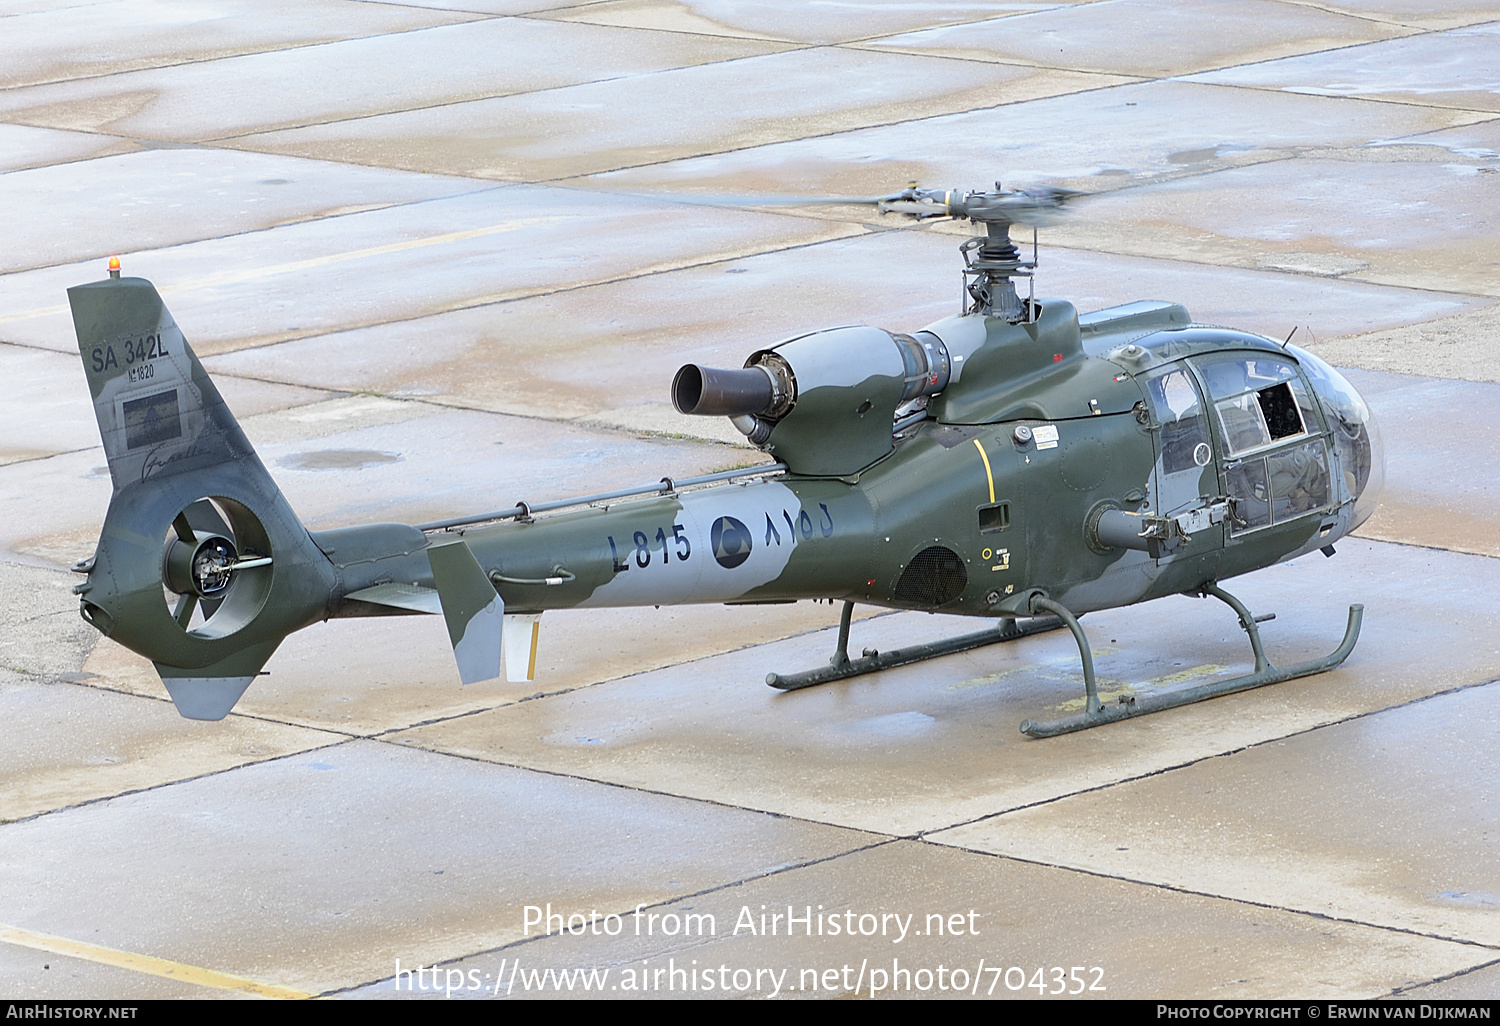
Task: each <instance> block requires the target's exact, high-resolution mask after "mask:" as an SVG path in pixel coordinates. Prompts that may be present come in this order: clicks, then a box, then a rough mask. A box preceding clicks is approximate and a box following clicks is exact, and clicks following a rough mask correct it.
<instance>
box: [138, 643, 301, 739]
mask: <svg viewBox="0 0 1500 1026" xmlns="http://www.w3.org/2000/svg"><path fill="white" fill-rule="evenodd" d="M280 643H281V639H280V638H277V639H275V640H272V641H263V642H260V643H259V644H254V645H250V646H247V647H246V648H242V649H240V650H239V651H238V652H235V653H234V654H232V655H230V656H229V657H228V658H226V659H221V660H219V661H218V662H217V663H212V664H210V665H208V666H199V667H193V668H184V667H181V666H168V665H166V664H164V663H156V664H155V665H156V672H157V674H159V675H160V676H161V682H162V683H163V684H165V685H166V687H167V694H169V695H171V696H172V704H173V705H175V706H177V712H178V713H179V714H181V715H182V716H183V717H184V718H185V719H189V720H222V719H223V718H224V717H226V716H228V715H229V711H230V710H231V709H233V708H234V704H235V703H236V702H238V701H239V700H240V696H241V695H243V694H244V693H245V689H246V688H248V687H249V686H250V682H251V681H253V680H254V679H255V678H256V677H257V676H259V675H260V668H261V667H262V666H265V665H266V661H267V660H269V659H270V658H271V654H272V653H273V652H275V651H276V646H277V645H279V644H280Z"/></svg>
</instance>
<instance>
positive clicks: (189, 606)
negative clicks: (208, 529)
mask: <svg viewBox="0 0 1500 1026" xmlns="http://www.w3.org/2000/svg"><path fill="white" fill-rule="evenodd" d="M179 537H181V536H180V535H179ZM197 604H198V596H197V595H194V594H192V593H191V592H189V593H188V594H186V595H178V596H177V608H176V609H173V610H172V619H174V620H176V621H177V626H179V627H181V628H182V629H183V630H187V628H188V624H189V623H191V622H192V620H193V607H194V606H196V605H197Z"/></svg>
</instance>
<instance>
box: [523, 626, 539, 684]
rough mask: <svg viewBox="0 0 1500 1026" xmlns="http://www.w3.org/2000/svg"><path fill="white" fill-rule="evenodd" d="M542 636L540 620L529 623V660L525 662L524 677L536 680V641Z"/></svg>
mask: <svg viewBox="0 0 1500 1026" xmlns="http://www.w3.org/2000/svg"><path fill="white" fill-rule="evenodd" d="M541 636H542V621H540V620H538V621H536V622H535V623H533V624H532V625H531V662H529V663H527V664H526V679H527V680H536V643H537V640H538V639H539V638H540V637H541Z"/></svg>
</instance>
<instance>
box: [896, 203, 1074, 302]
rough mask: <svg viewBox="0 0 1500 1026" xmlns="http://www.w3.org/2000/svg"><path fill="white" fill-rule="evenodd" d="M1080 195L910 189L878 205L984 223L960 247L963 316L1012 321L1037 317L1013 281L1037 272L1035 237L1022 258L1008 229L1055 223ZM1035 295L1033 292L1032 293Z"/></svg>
mask: <svg viewBox="0 0 1500 1026" xmlns="http://www.w3.org/2000/svg"><path fill="white" fill-rule="evenodd" d="M1077 195H1079V194H1078V193H1076V192H1073V191H1072V190H1069V189H1059V188H1056V187H1052V186H1045V187H1041V188H1037V189H1010V190H1007V189H1005V188H1004V187H1003V186H1001V184H1000V183H999V182H996V183H995V188H994V189H993V190H992V191H988V192H965V193H959V192H956V191H955V190H952V189H919V188H917V187H916V184H915V183H913V184H912V185H910V186H908V187H907V188H905V189H903V190H902V191H901V192H899V193H897V194H895V195H894V196H887V197H885V198H883V199H881V200H880V201H879V203H878V209H879V210H880V212H881V213H896V214H906V215H908V216H911V217H915V218H917V219H919V220H926V219H927V218H933V217H952V218H955V219H960V218H961V219H964V220H968V221H972V222H974V223H975V224H982V225H984V227H985V234H984V235H982V236H979V237H978V238H974V239H970V240H969V241H968V242H965V243H964V244H963V245H962V246H960V247H959V252H960V253H961V254H962V255H963V258H964V291H965V293H966V295H967V296H968V299H967V300H966V301H965V304H964V313H966V314H969V313H978V314H983V315H985V316H987V317H1004V318H1006V319H1007V320H1009V321H1012V322H1021V321H1032V320H1035V319H1036V304H1035V303H1034V302H1033V301H1032V299H1030V298H1028V299H1027V301H1026V302H1024V303H1023V302H1022V301H1021V299H1020V297H1019V296H1018V295H1017V293H1016V287H1015V284H1014V283H1013V282H1012V281H1011V279H1012V278H1031V277H1032V272H1033V270H1034V269H1035V268H1036V265H1037V259H1036V236H1035V232H1033V235H1032V256H1031V259H1030V260H1023V259H1021V252H1020V250H1019V249H1017V248H1016V244H1015V243H1014V242H1012V241H1011V238H1010V226H1011V225H1013V224H1025V225H1030V226H1032V228H1033V229H1035V228H1036V227H1037V226H1038V225H1043V224H1051V223H1053V222H1054V221H1056V220H1057V218H1058V216H1059V214H1060V212H1061V210H1062V207H1063V205H1064V204H1065V203H1067V201H1068V200H1070V199H1072V198H1073V197H1074V196H1077ZM1031 295H1032V296H1034V295H1035V292H1034V290H1033V291H1032V292H1031Z"/></svg>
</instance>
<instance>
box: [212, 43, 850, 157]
mask: <svg viewBox="0 0 1500 1026" xmlns="http://www.w3.org/2000/svg"><path fill="white" fill-rule="evenodd" d="M516 17H519V18H527V20H531V21H542V22H547V23H549V24H558V23H557V22H556V21H553V20H552V19H548V18H528V16H527V15H517V16H516ZM459 24H463V23H462V22H460V23H459ZM607 27H608V28H611V29H619V30H621V31H634V32H661V31H665V30H662V29H647V28H640V27H638V26H632V25H610V26H607ZM680 34H681V35H698V36H701V37H702V38H705V39H723V38H725V37H723V36H708V35H705V34H703V33H680ZM816 49H825V47H820V46H816V45H800V46H799V45H795V44H793V45H789V46H787V47H786V48H785V49H783V50H777V51H775V52H776V53H777V54H781V53H795V52H798V51H801V50H816ZM758 56H766V55H758ZM752 59H753V58H750V57H725V58H723V59H722V60H714V61H703V62H702V63H700V64H683V65H679V66H677V67H672V68H652V69H651V70H649V71H631V72H626V73H624V74H620V75H610V76H608V77H605V78H591V79H589V80H588V81H586V82H569V83H567V84H565V85H555V86H547V87H546V88H543V89H507V90H500V91H498V92H491V93H479V94H476V95H471V96H462V97H455V98H454V99H451V100H439V101H437V102H434V103H424V104H417V105H416V106H411V107H393V108H391V109H390V110H376V111H369V112H366V113H362V114H351V115H349V116H348V117H338V118H325V119H324V120H322V121H302V122H298V123H296V124H285V125H278V126H276V127H274V128H252V129H251V130H249V131H248V132H235V133H233V134H231V135H216V136H211V137H208V138H205V139H203V140H200V141H201V142H203V143H205V144H212V143H222V142H229V141H231V140H235V139H247V138H251V137H254V136H257V135H269V134H271V133H273V132H294V131H297V130H299V129H303V128H326V127H328V126H329V125H345V124H353V123H357V122H360V121H368V120H369V119H371V118H383V117H389V116H390V115H392V114H416V113H418V112H421V111H433V110H442V109H443V108H445V107H459V106H462V105H464V104H466V103H479V102H481V101H484V100H499V99H505V98H508V97H513V96H543V95H546V94H547V93H555V92H558V91H559V90H562V89H577V88H578V87H579V86H585V85H587V86H597V85H608V84H609V83H610V82H625V81H629V80H631V79H637V78H648V77H650V76H652V75H660V74H665V73H667V72H671V71H688V70H691V69H693V68H710V67H713V66H714V65H716V64H733V63H735V62H736V61H745V60H752ZM674 159H680V158H674ZM334 163H353V162H352V161H335V162H334ZM358 166H365V165H358ZM370 166H376V167H379V166H382V165H370ZM606 170H617V169H615V168H607V169H606ZM443 173H444V174H448V175H452V176H454V177H457V178H466V177H470V176H468V175H465V174H464V173H463V172H462V171H445V172H443ZM601 173H602V172H601ZM474 177H476V178H477V176H474ZM478 180H480V181H485V180H488V179H478Z"/></svg>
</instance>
